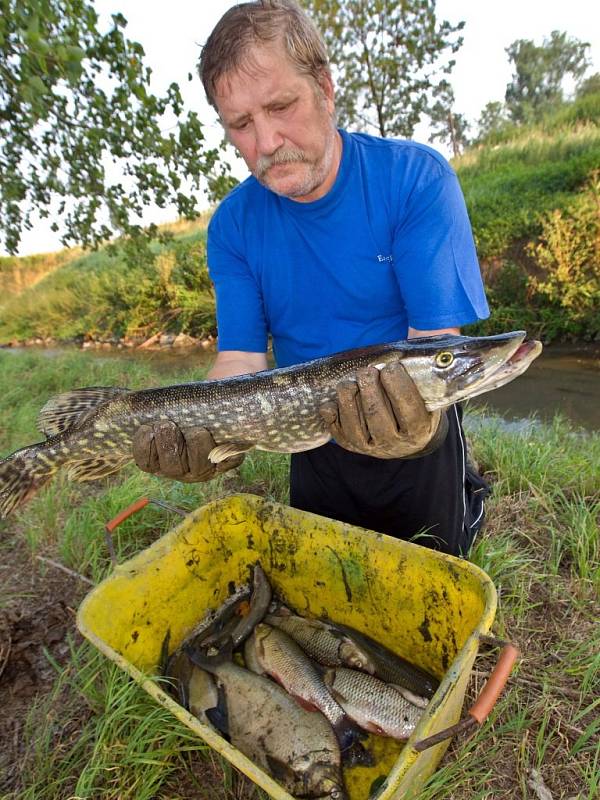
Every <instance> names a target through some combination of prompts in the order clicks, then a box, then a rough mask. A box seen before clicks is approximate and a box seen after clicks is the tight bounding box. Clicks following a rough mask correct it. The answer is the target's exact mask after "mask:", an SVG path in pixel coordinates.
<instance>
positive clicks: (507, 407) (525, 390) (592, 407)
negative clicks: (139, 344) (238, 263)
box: [2, 345, 600, 430]
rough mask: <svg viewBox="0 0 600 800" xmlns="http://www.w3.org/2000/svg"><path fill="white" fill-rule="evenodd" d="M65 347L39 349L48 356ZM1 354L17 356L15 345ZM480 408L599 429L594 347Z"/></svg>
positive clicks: (197, 355)
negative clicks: (560, 420)
mask: <svg viewBox="0 0 600 800" xmlns="http://www.w3.org/2000/svg"><path fill="white" fill-rule="evenodd" d="M65 349H66V348H45V349H44V350H42V351H41V352H44V353H45V354H46V355H48V357H52V356H55V355H58V354H59V353H61V352H64V351H65ZM2 352H11V353H14V354H15V355H18V354H19V353H20V352H21V353H22V352H24V350H23V349H21V348H6V349H3V350H2ZM87 353H88V354H89V357H90V358H102V359H109V358H110V359H112V358H134V359H140V360H142V359H143V360H148V361H151V362H152V363H153V365H154V366H155V367H158V368H159V369H160V368H161V367H162V368H164V369H165V371H166V370H169V371H172V370H173V368H174V367H175V368H181V371H182V372H183V371H188V370H189V369H190V367H192V366H193V365H194V364H196V365H198V366H202V367H204V366H207V365H208V364H209V363H210V362H211V361H212V359H213V358H214V353H213V352H210V351H206V350H203V349H201V348H198V349H193V350H168V349H162V350H116V349H113V350H88V351H87ZM470 403H472V404H473V405H476V406H485V407H486V409H488V411H489V412H490V413H492V414H494V415H497V416H500V417H502V418H503V419H505V420H506V421H507V422H511V423H513V422H515V421H520V420H526V419H530V418H532V417H533V418H537V419H539V420H543V421H550V420H552V419H553V417H554V416H555V415H556V414H561V415H562V416H564V417H565V418H566V419H568V420H569V421H570V422H572V423H573V425H575V426H576V427H581V428H584V429H586V430H600V345H582V346H579V347H574V348H567V347H564V346H554V347H547V348H545V350H544V352H543V353H542V354H541V355H540V356H539V358H537V359H536V360H535V361H534V362H533V364H532V365H531V366H530V367H529V369H528V370H527V372H526V373H525V374H524V375H521V377H520V378H517V379H516V380H515V381H513V382H511V383H509V384H507V385H506V386H502V387H501V388H499V389H496V390H494V391H493V392H488V393H487V394H484V395H481V396H480V397H476V398H474V399H473V400H471V401H470Z"/></svg>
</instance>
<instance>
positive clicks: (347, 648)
mask: <svg viewBox="0 0 600 800" xmlns="http://www.w3.org/2000/svg"><path fill="white" fill-rule="evenodd" d="M339 655H340V660H341V662H342V663H343V664H345V665H346V666H348V667H352V669H359V670H360V671H361V672H368V673H369V675H374V674H375V669H376V664H375V662H374V661H373V659H372V658H371V657H370V656H369V654H368V653H367V651H366V650H364V649H363V648H362V647H360V645H358V644H357V643H356V642H353V641H351V640H350V639H347V638H344V641H343V642H342V644H341V646H340V650H339Z"/></svg>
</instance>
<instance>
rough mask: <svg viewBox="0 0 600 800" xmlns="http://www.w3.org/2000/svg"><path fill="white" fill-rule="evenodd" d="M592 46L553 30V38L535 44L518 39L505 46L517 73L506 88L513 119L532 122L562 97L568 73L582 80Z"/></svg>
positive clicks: (519, 121)
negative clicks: (588, 52)
mask: <svg viewBox="0 0 600 800" xmlns="http://www.w3.org/2000/svg"><path fill="white" fill-rule="evenodd" d="M589 47H590V45H589V44H588V43H587V42H581V41H580V40H579V39H575V38H572V37H569V36H567V34H566V33H564V32H562V31H552V33H551V34H550V38H549V39H548V38H546V39H544V41H543V43H542V44H541V45H536V44H535V43H534V42H533V41H532V40H531V39H517V40H516V41H514V42H513V43H512V44H511V45H509V46H508V47H507V48H506V52H507V53H508V56H509V58H510V60H511V61H512V63H513V65H514V74H513V77H512V80H511V82H510V83H509V84H508V85H507V87H506V94H505V100H506V106H507V109H508V113H509V115H510V117H511V119H512V120H513V122H517V123H521V122H529V121H532V120H535V119H539V117H540V116H541V115H542V114H543V113H544V112H545V111H547V110H548V107H549V106H551V105H553V104H556V103H560V102H561V101H562V100H563V82H564V79H565V77H566V76H569V75H570V76H571V77H572V78H573V79H574V80H575V81H579V80H580V79H581V78H582V77H583V75H584V73H585V72H586V70H587V68H588V66H589V61H588V58H587V51H588V49H589Z"/></svg>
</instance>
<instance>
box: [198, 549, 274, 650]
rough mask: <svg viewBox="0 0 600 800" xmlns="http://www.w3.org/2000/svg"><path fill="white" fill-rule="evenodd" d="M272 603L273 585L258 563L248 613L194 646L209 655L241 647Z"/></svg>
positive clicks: (199, 639)
mask: <svg viewBox="0 0 600 800" xmlns="http://www.w3.org/2000/svg"><path fill="white" fill-rule="evenodd" d="M270 602H271V584H270V583H269V580H268V578H267V576H266V575H265V572H264V570H263V568H262V567H261V565H260V562H259V561H257V562H256V564H255V565H254V570H253V579H252V595H251V597H250V604H249V608H248V611H247V613H246V614H243V615H241V616H238V617H237V618H232V619H230V620H228V622H227V624H226V625H224V626H223V627H222V628H221V629H220V630H215V631H214V632H212V633H211V634H210V635H209V636H207V637H203V638H197V639H196V641H195V642H194V645H195V646H197V647H201V648H202V650H204V651H206V652H207V654H208V655H212V654H213V653H215V654H217V653H218V652H219V649H220V648H222V647H223V646H224V645H226V644H228V645H229V647H230V649H235V648H236V647H239V646H240V645H241V644H242V642H244V640H245V639H247V638H248V636H250V634H251V633H252V631H253V630H254V627H255V626H256V625H257V624H258V623H259V622H260V621H261V620H262V619H263V617H264V616H265V614H266V612H267V609H268V607H269V603H270Z"/></svg>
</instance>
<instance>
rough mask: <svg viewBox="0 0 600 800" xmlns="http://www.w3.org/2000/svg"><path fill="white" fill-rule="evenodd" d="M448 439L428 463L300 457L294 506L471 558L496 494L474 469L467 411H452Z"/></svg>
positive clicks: (293, 482) (335, 452)
mask: <svg viewBox="0 0 600 800" xmlns="http://www.w3.org/2000/svg"><path fill="white" fill-rule="evenodd" d="M447 414H448V423H449V425H448V435H447V437H446V439H445V440H444V442H443V444H442V445H441V446H440V447H439V448H438V449H437V450H435V451H434V452H433V453H431V454H430V455H428V456H423V457H422V458H413V459H381V458H372V457H371V456H364V455H360V454H358V453H351V452H350V451H348V450H344V449H343V448H342V447H339V445H337V444H334V443H333V442H329V443H328V444H325V445H323V446H322V447H318V448H316V449H315V450H308V451H306V452H304V453H294V454H293V455H292V459H291V467H290V505H292V506H293V507H294V508H299V509H302V510H304V511H312V512H314V513H315V514H321V515H322V516H325V517H329V518H330V519H336V520H339V521H341V522H348V523H350V524H352V525H360V526H361V527H363V528H369V529H370V530H374V531H379V532H380V533H387V534H389V535H391V536H395V537H397V538H400V539H411V538H413V537H416V538H415V539H414V541H416V542H417V543H418V544H421V545H424V546H426V547H432V548H435V549H436V550H441V551H443V552H445V553H451V554H452V555H457V556H466V555H467V554H468V552H469V550H470V548H471V545H472V544H473V541H474V539H475V536H476V534H477V532H478V531H479V529H480V527H481V525H482V523H483V519H484V509H483V501H484V498H485V496H486V495H487V494H488V493H489V491H490V489H489V486H488V485H487V483H486V482H485V481H484V480H483V478H481V476H480V475H478V474H477V473H476V472H475V470H474V469H473V467H472V465H471V464H469V463H468V459H467V445H466V439H465V435H464V432H463V429H462V424H461V419H462V409H461V408H460V407H459V406H452V407H451V408H449V409H448V410H447Z"/></svg>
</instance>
